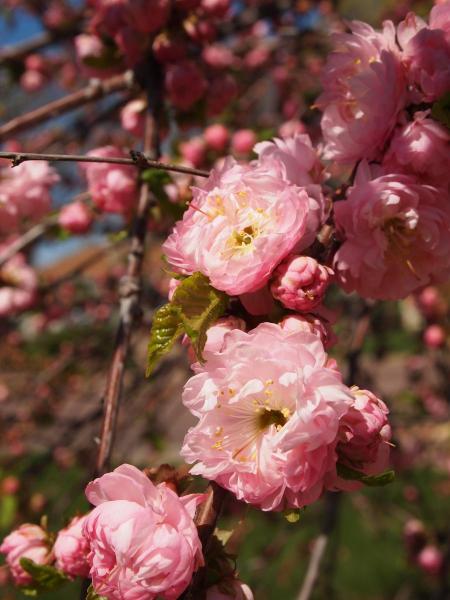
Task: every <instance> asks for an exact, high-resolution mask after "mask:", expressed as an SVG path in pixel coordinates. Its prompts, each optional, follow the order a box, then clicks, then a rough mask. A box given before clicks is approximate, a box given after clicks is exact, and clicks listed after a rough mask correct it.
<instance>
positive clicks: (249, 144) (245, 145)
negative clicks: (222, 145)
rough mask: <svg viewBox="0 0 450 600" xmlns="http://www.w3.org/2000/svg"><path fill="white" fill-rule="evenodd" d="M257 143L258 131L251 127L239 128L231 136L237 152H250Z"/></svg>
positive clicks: (234, 149) (233, 146)
mask: <svg viewBox="0 0 450 600" xmlns="http://www.w3.org/2000/svg"><path fill="white" fill-rule="evenodd" d="M255 143H256V133H255V132H254V131H252V130H251V129H239V130H238V131H236V132H235V133H233V136H232V138H231V148H232V150H233V152H236V154H249V153H250V152H251V151H252V149H253V146H254V145H255Z"/></svg>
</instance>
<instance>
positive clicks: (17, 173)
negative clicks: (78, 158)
mask: <svg viewBox="0 0 450 600" xmlns="http://www.w3.org/2000/svg"><path fill="white" fill-rule="evenodd" d="M58 181H59V177H58V175H57V173H56V171H55V170H54V169H52V168H51V167H50V166H49V164H48V163H47V162H46V161H27V162H24V163H22V164H21V165H19V166H18V167H14V169H2V171H1V179H0V232H4V233H6V232H7V233H10V232H11V229H16V228H17V226H18V225H19V221H20V219H23V218H28V219H33V220H35V219H40V218H41V217H43V216H44V215H46V214H47V213H48V212H49V211H50V208H51V204H52V199H51V195H50V189H51V187H52V186H53V185H54V184H55V183H57V182H58Z"/></svg>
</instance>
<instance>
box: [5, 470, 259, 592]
mask: <svg viewBox="0 0 450 600" xmlns="http://www.w3.org/2000/svg"><path fill="white" fill-rule="evenodd" d="M86 497H87V499H88V500H89V501H90V503H91V504H92V505H93V506H94V507H95V508H93V509H92V510H91V512H90V513H88V514H86V515H83V516H78V517H74V518H73V519H72V521H71V522H70V523H69V524H68V526H67V527H66V528H64V529H62V530H61V531H60V532H59V533H58V535H57V536H56V540H55V541H54V543H53V542H52V539H51V536H50V535H49V534H48V532H47V531H46V530H45V529H43V528H42V527H40V526H38V525H31V524H24V525H22V526H21V527H19V529H17V530H15V531H13V532H12V533H10V534H9V535H8V536H7V537H6V538H5V539H4V540H3V543H2V545H1V546H0V552H2V553H4V554H5V555H6V561H7V564H8V565H9V568H10V570H11V574H12V576H13V579H14V581H15V583H16V584H17V585H19V586H32V585H33V578H32V576H31V575H30V574H29V573H28V572H27V571H26V570H25V569H24V568H23V566H22V565H21V562H20V561H21V559H22V558H26V559H31V560H32V561H33V562H34V563H35V564H36V565H54V566H55V567H56V568H57V569H58V570H60V571H61V572H62V573H64V574H65V575H66V576H67V577H69V578H75V577H90V578H91V579H92V584H93V587H94V589H95V591H96V592H97V594H99V595H100V596H105V597H106V598H108V600H151V599H152V598H153V599H156V598H165V599H167V600H174V599H175V598H178V597H179V596H180V594H181V593H182V592H183V591H184V590H185V589H186V587H187V585H188V584H189V583H190V581H191V578H192V575H193V573H194V572H195V571H196V570H197V569H198V568H199V567H200V566H202V565H203V564H204V559H203V553H202V547H201V543H200V539H199V537H198V533H197V528H196V526H195V524H194V521H193V517H194V513H195V510H196V507H197V506H198V505H199V504H200V503H201V502H203V501H204V499H205V496H204V495H203V494H189V495H186V496H178V495H177V494H176V492H175V491H174V490H173V489H171V487H170V486H169V485H168V484H166V483H160V484H158V485H154V484H153V483H152V481H151V480H150V479H149V478H148V477H147V476H146V475H144V473H143V472H142V471H139V470H138V469H136V467H133V466H131V465H121V466H120V467H118V468H117V469H115V471H113V472H112V473H107V474H106V475H103V476H102V477H100V478H99V479H96V480H94V481H92V482H91V483H90V484H89V485H88V486H87V488H86ZM233 585H234V586H235V587H236V590H235V595H234V596H233V597H234V598H236V600H237V599H238V598H243V599H246V600H252V599H253V596H252V594H251V592H250V590H249V588H248V587H247V586H245V585H244V584H241V583H240V582H239V581H238V580H235V581H234V582H233ZM220 594H221V593H220V591H219V590H218V589H214V588H211V590H210V591H208V598H209V600H214V599H216V600H218V599H219V598H221V597H223V598H230V596H228V595H225V594H223V595H222V596H221V595H220Z"/></svg>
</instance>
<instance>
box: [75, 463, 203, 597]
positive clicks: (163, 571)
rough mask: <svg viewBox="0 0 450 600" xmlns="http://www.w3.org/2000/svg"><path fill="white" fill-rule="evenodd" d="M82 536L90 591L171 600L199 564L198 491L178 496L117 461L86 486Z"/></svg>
mask: <svg viewBox="0 0 450 600" xmlns="http://www.w3.org/2000/svg"><path fill="white" fill-rule="evenodd" d="M86 496H87V498H88V500H89V501H90V502H91V503H92V504H93V505H94V506H95V507H96V508H94V510H92V512H91V513H90V514H89V515H88V516H87V518H86V520H85V522H84V525H83V534H84V536H85V537H86V540H87V543H88V544H89V547H90V553H89V557H88V559H89V563H90V565H91V570H90V576H91V578H92V583H93V586H94V589H95V590H96V592H97V593H98V594H99V595H106V596H107V598H108V599H109V600H152V599H156V598H164V599H166V600H175V598H178V597H179V596H180V594H181V593H182V592H183V591H184V590H185V588H186V587H187V585H188V584H189V582H190V581H191V578H192V574H193V573H194V571H195V570H196V569H197V568H198V567H199V566H200V565H202V564H203V556H202V550H201V543H200V540H199V537H198V534H197V529H196V527H195V524H194V521H193V517H194V513H195V509H196V506H197V504H199V503H200V502H202V501H203V500H204V495H202V494H191V495H189V496H182V497H178V496H177V494H176V493H175V492H174V491H173V490H172V489H170V488H169V487H168V486H167V485H166V484H165V483H161V484H159V485H157V486H155V485H154V484H153V483H152V482H151V481H150V480H149V479H148V478H147V477H146V476H145V475H144V474H143V473H142V471H139V469H136V467H133V466H131V465H121V466H120V467H118V468H117V469H115V470H114V471H113V472H112V473H107V474H106V475H103V477H100V478H99V479H95V480H94V481H92V482H91V483H90V484H89V485H88V486H87V488H86Z"/></svg>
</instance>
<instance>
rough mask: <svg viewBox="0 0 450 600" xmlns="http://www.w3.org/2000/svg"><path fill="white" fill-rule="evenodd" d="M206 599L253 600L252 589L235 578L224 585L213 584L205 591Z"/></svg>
mask: <svg viewBox="0 0 450 600" xmlns="http://www.w3.org/2000/svg"><path fill="white" fill-rule="evenodd" d="M206 600H254V597H253V593H252V590H251V589H250V588H249V587H248V585H247V584H245V583H242V581H239V580H238V579H235V580H234V581H232V582H231V583H229V582H228V581H226V584H225V586H224V585H222V586H221V584H218V585H213V586H212V587H210V588H209V589H208V590H207V591H206Z"/></svg>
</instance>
